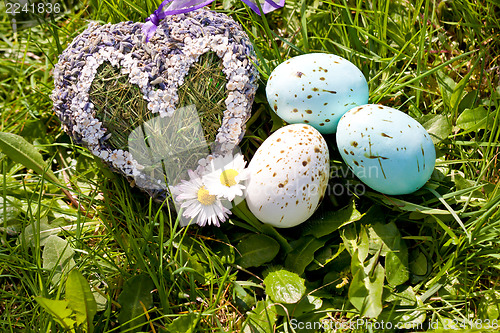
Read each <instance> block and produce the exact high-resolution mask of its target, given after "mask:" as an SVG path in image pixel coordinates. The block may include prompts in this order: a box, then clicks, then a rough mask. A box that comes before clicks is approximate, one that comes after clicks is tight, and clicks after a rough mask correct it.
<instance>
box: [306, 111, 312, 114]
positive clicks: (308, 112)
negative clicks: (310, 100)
mask: <svg viewBox="0 0 500 333" xmlns="http://www.w3.org/2000/svg"><path fill="white" fill-rule="evenodd" d="M305 112H306V113H307V114H311V113H313V112H312V110H306V111H305Z"/></svg>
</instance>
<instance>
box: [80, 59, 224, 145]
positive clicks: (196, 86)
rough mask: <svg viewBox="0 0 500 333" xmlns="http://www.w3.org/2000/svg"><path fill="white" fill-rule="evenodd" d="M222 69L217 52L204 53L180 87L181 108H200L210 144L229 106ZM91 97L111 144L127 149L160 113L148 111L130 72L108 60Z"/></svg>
mask: <svg viewBox="0 0 500 333" xmlns="http://www.w3.org/2000/svg"><path fill="white" fill-rule="evenodd" d="M222 68H223V67H222V62H221V60H220V58H219V57H218V56H217V55H216V54H215V52H212V51H210V52H207V53H205V54H202V55H201V56H200V58H199V60H198V61H197V62H196V63H194V64H193V65H192V66H191V68H190V69H189V73H188V75H187V76H186V77H185V78H184V83H183V84H182V85H181V86H180V87H179V89H178V96H179V102H178V105H177V107H178V108H182V107H186V106H190V105H194V106H195V107H196V110H197V113H198V116H199V120H200V122H201V125H202V128H203V132H204V137H205V141H206V142H207V143H209V144H210V143H212V142H214V141H215V138H216V136H217V132H218V130H219V128H220V127H221V125H222V120H223V117H224V110H225V109H226V105H225V103H224V101H225V99H226V97H227V90H226V84H227V79H226V77H225V75H224V73H223V72H222ZM89 96H90V100H91V102H92V103H93V104H94V110H95V115H96V118H98V119H99V120H101V121H102V122H103V125H104V127H105V128H106V129H107V134H111V136H109V137H108V139H107V143H108V144H109V145H110V146H111V147H112V148H115V149H122V150H127V149H128V140H129V135H130V133H132V131H133V130H134V129H136V128H137V127H138V126H141V125H142V124H144V123H145V122H147V121H149V120H150V119H152V118H153V117H156V116H158V115H155V114H153V113H152V112H151V111H150V110H148V107H147V106H148V102H147V101H146V100H145V99H144V98H143V94H142V92H141V91H140V89H139V87H138V86H136V85H134V84H131V83H130V82H129V79H128V74H123V73H121V70H120V69H119V68H117V67H114V66H113V65H111V64H110V63H109V62H107V61H106V62H104V63H103V64H102V65H100V66H99V68H98V69H97V73H96V76H95V79H94V81H93V82H92V85H91V87H90V93H89ZM165 131H168V129H165Z"/></svg>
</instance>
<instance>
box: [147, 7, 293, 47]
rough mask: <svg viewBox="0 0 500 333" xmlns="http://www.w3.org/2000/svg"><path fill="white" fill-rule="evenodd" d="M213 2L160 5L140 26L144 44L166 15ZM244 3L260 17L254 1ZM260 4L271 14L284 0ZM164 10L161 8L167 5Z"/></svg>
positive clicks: (191, 9) (183, 11)
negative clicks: (144, 37) (143, 35)
mask: <svg viewBox="0 0 500 333" xmlns="http://www.w3.org/2000/svg"><path fill="white" fill-rule="evenodd" d="M213 1H214V0H165V1H163V2H162V3H161V5H160V7H158V9H157V10H155V11H154V12H153V14H151V15H150V16H149V17H148V18H147V19H146V23H144V24H143V26H142V31H143V32H144V34H145V35H146V42H148V41H149V40H150V39H151V38H152V37H153V36H154V34H155V31H156V28H158V25H159V24H160V21H161V20H163V19H164V18H165V17H167V15H175V14H181V13H187V12H190V11H193V10H196V9H198V8H201V7H204V6H206V5H208V4H210V3H212V2H213ZM241 1H243V2H244V3H246V4H247V5H248V6H249V7H250V8H251V9H252V10H253V11H254V12H256V13H257V14H259V15H260V10H259V6H258V5H257V2H256V1H255V0H241ZM259 1H260V4H261V8H262V11H263V12H264V14H267V13H269V12H272V11H273V10H275V9H278V8H281V7H283V6H284V5H285V0H277V1H278V2H277V3H276V2H274V1H273V0H259ZM169 3H170V5H169V6H168V8H167V9H166V10H163V7H164V6H165V5H166V4H169Z"/></svg>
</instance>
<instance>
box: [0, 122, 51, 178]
mask: <svg viewBox="0 0 500 333" xmlns="http://www.w3.org/2000/svg"><path fill="white" fill-rule="evenodd" d="M0 150H1V151H2V152H3V153H4V154H5V155H7V156H8V157H9V158H10V159H11V160H13V161H14V162H17V163H20V164H22V165H24V166H25V167H26V168H28V169H32V170H33V171H35V172H36V173H38V174H39V175H46V176H47V177H48V178H49V179H50V180H52V181H53V182H55V183H59V181H58V179H57V177H56V176H55V175H54V173H52V171H51V170H50V169H48V167H47V164H46V163H45V161H44V160H43V157H42V154H40V153H39V152H38V150H37V149H36V148H35V147H34V146H33V145H32V144H31V143H29V142H28V141H26V140H25V139H24V138H23V137H21V136H19V135H16V134H13V133H7V132H0Z"/></svg>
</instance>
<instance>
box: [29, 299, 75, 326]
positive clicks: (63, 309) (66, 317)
mask: <svg viewBox="0 0 500 333" xmlns="http://www.w3.org/2000/svg"><path fill="white" fill-rule="evenodd" d="M35 301H37V303H38V304H40V306H41V307H42V308H43V309H44V310H45V311H47V312H48V313H50V314H51V315H52V318H54V320H55V321H56V322H57V323H58V324H59V325H61V326H62V327H63V328H64V330H66V331H69V330H73V329H74V326H75V324H76V320H75V319H74V315H75V313H74V312H73V310H72V309H70V308H69V302H68V301H67V300H53V299H48V298H45V297H40V296H39V297H35Z"/></svg>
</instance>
